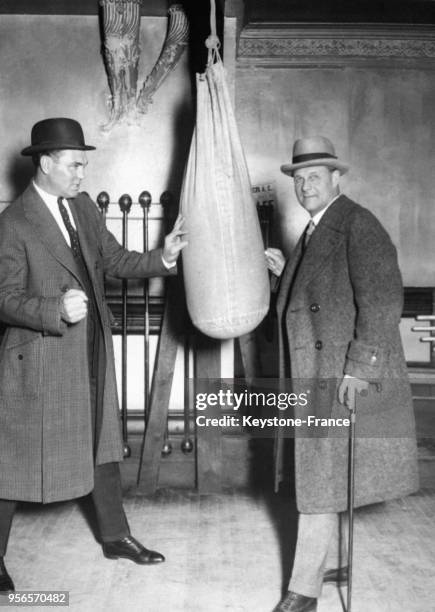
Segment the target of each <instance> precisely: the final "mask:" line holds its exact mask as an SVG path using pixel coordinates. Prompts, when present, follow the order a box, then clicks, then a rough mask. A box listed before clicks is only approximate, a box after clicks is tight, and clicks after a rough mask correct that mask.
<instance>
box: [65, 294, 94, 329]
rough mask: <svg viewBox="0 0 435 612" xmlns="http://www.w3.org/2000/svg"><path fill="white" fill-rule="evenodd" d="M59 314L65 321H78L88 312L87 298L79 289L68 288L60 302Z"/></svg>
mask: <svg viewBox="0 0 435 612" xmlns="http://www.w3.org/2000/svg"><path fill="white" fill-rule="evenodd" d="M60 314H61V317H62V319H63V320H64V321H65V322H66V323H78V322H79V321H81V320H82V319H84V318H85V317H86V315H87V314H88V298H87V297H86V293H85V292H84V291H81V289H69V290H68V291H67V292H66V293H64V294H63V296H62V299H61V302H60Z"/></svg>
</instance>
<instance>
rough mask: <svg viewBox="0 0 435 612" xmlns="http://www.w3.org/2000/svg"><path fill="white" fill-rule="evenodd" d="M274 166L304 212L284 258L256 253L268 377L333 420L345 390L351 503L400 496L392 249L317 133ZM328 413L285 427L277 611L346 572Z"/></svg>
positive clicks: (339, 480)
mask: <svg viewBox="0 0 435 612" xmlns="http://www.w3.org/2000/svg"><path fill="white" fill-rule="evenodd" d="M281 170H282V171H283V172H284V173H285V174H287V175H290V176H292V177H293V180H294V187H295V192H296V196H297V199H298V201H299V203H300V204H301V206H302V207H303V208H304V209H305V210H306V211H307V212H308V213H309V215H310V223H309V224H308V226H307V228H306V230H305V231H304V233H303V235H302V236H301V238H300V240H299V242H298V243H297V245H296V247H295V249H294V252H293V253H292V255H291V257H290V258H289V260H288V261H287V262H285V260H284V257H283V255H282V253H281V252H280V251H279V250H277V249H269V250H268V251H267V252H266V257H267V261H268V265H269V269H270V270H271V271H272V272H273V273H274V274H275V275H276V276H278V277H280V280H279V292H278V298H277V312H278V323H279V337H280V366H281V372H280V375H281V377H283V378H291V385H292V387H293V390H295V391H296V392H301V391H307V389H308V390H309V397H310V401H309V402H308V404H307V406H305V407H302V406H299V407H298V408H297V409H296V416H299V417H301V418H302V419H307V418H308V417H309V415H311V416H313V417H317V418H321V419H328V418H330V419H339V418H345V417H348V416H349V409H354V407H355V399H356V397H357V398H358V401H357V413H356V414H357V416H356V423H357V425H356V427H357V429H356V431H357V439H356V474H355V506H362V505H366V504H372V503H376V502H382V501H384V500H388V499H393V498H397V497H401V496H404V495H408V494H410V493H412V492H414V491H416V490H417V488H418V473H417V453H416V438H415V424H414V415H413V408H412V401H411V392H410V385H409V381H408V374H407V368H406V363H405V358H404V353H403V348H402V343H401V338H400V334H399V322H400V318H401V314H402V305H403V290H402V282H401V275H400V272H399V268H398V263H397V254H396V249H395V247H394V245H393V244H392V242H391V240H390V237H389V236H388V234H387V232H386V231H385V229H384V228H383V227H382V225H381V224H380V223H379V221H378V220H377V219H376V217H375V216H374V215H373V214H372V213H371V212H369V211H368V210H367V209H365V208H363V207H362V206H360V205H358V204H356V203H355V202H353V201H352V200H350V199H349V198H347V197H346V196H345V195H341V194H340V189H339V182H340V176H341V175H342V174H344V173H345V172H346V171H347V170H348V167H347V165H345V164H344V163H343V162H341V161H340V160H339V159H338V158H337V156H336V154H335V150H334V147H333V145H332V143H331V142H330V141H329V140H328V139H326V138H324V137H320V136H316V137H313V138H304V139H300V140H298V141H296V143H295V145H294V149H293V160H292V163H290V164H285V165H283V166H282V167H281ZM334 422H336V421H332V420H331V421H319V424H320V425H322V426H320V427H319V428H318V430H317V431H316V427H315V426H312V427H304V428H301V429H298V428H296V431H295V436H296V440H295V472H296V473H295V483H296V501H297V507H298V511H299V522H298V537H297V545H296V552H295V558H294V564H293V571H292V576H291V579H290V584H289V591H288V592H287V594H286V595H285V597H284V598H283V599H282V600H281V602H280V603H279V604H278V606H277V607H276V611H277V612H284V611H285V612H312V611H315V610H316V609H317V598H318V597H319V595H320V592H321V587H322V584H323V583H325V582H336V583H343V582H346V579H347V568H346V566H345V563H346V561H345V558H346V556H345V550H343V547H342V546H340V545H339V542H343V541H344V538H343V535H342V534H341V533H340V529H339V525H340V524H341V523H342V522H343V521H342V520H341V519H342V518H344V517H343V515H342V513H343V512H344V511H345V510H346V509H347V506H348V487H347V474H348V446H349V445H348V430H346V428H344V431H343V428H342V429H341V430H340V428H339V427H334V425H333V424H334ZM337 422H339V423H341V421H337ZM324 423H327V424H328V425H327V426H324ZM313 430H314V431H313ZM281 441H282V438H281ZM280 447H282V446H279V447H278V448H280ZM278 455H279V453H278ZM278 469H279V462H278ZM278 480H279V477H278Z"/></svg>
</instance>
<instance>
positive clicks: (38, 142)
mask: <svg viewBox="0 0 435 612" xmlns="http://www.w3.org/2000/svg"><path fill="white" fill-rule="evenodd" d="M31 143H32V144H31V146H30V147H26V148H25V149H23V150H22V151H21V155H33V154H34V153H42V152H43V151H53V150H54V149H78V150H80V151H92V150H94V149H95V147H91V146H89V145H86V144H85V137H84V135H83V130H82V126H81V125H80V123H79V122H78V121H75V120H74V119H66V118H65V117H58V118H55V119H43V120H42V121H38V123H35V125H34V126H33V127H32V135H31Z"/></svg>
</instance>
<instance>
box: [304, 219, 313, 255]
mask: <svg viewBox="0 0 435 612" xmlns="http://www.w3.org/2000/svg"><path fill="white" fill-rule="evenodd" d="M315 229H316V225H315V223H314V221H313V220H312V219H310V222H309V223H308V225H307V229H306V230H305V236H304V250H305V249H306V248H307V245H308V243H309V241H310V238H311V236H312V234H313V232H314V230H315Z"/></svg>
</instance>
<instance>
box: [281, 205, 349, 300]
mask: <svg viewBox="0 0 435 612" xmlns="http://www.w3.org/2000/svg"><path fill="white" fill-rule="evenodd" d="M344 200H345V198H344V197H343V196H340V197H339V198H338V199H337V200H336V201H335V202H334V203H333V204H331V206H330V207H329V208H328V210H327V211H326V212H325V214H324V215H323V217H322V218H321V220H320V222H319V225H318V226H317V227H316V229H315V231H314V232H313V234H312V236H311V238H310V241H309V242H308V245H307V247H306V249H305V252H304V254H303V256H302V259H301V261H300V262H299V258H300V257H301V255H300V254H299V257H298V256H297V253H296V252H295V258H294V262H293V266H292V267H291V268H290V269H289V278H287V279H286V282H287V288H286V293H287V290H288V288H289V287H291V292H292V296H293V297H294V296H297V295H298V287H302V286H304V285H306V284H307V283H309V282H310V281H311V280H312V279H313V278H314V277H315V276H316V275H317V274H319V273H320V272H321V270H322V268H324V266H325V265H326V263H327V261H328V259H329V257H330V255H331V254H332V253H333V252H334V251H335V249H336V248H337V247H338V245H339V244H340V242H341V241H342V240H343V239H344V233H343V230H342V229H341V228H342V224H343V212H344V211H343V204H344ZM297 247H299V249H300V251H301V250H302V238H301V239H300V241H299V243H298V245H297ZM295 251H296V249H295ZM300 251H299V253H300ZM298 262H299V265H298Z"/></svg>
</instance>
